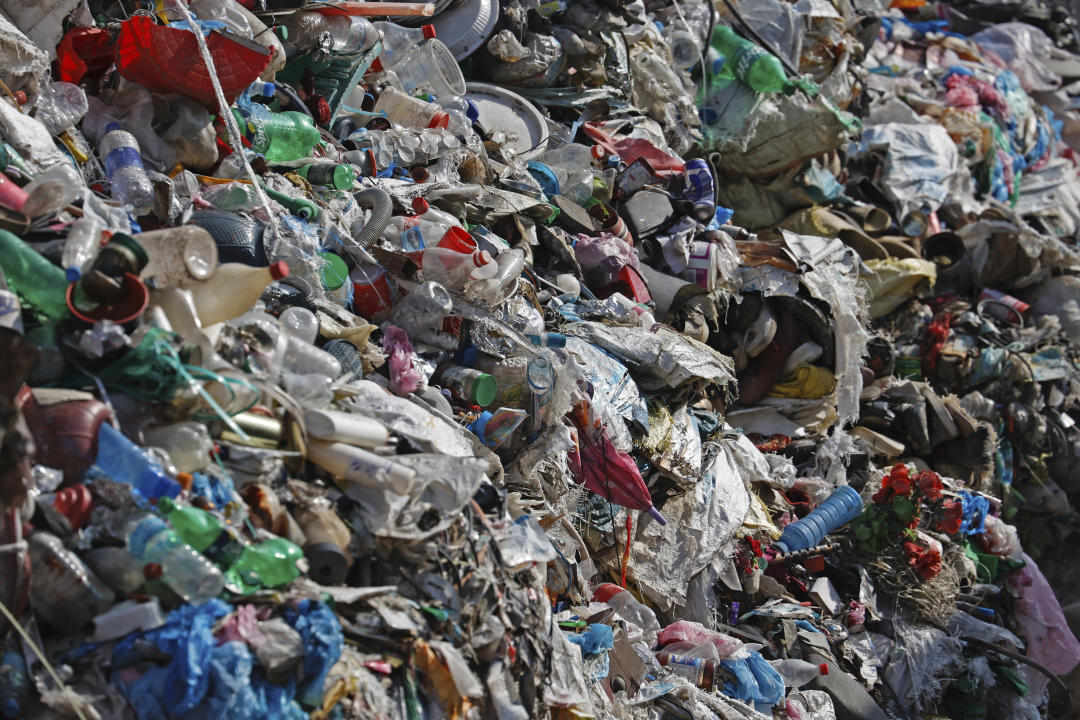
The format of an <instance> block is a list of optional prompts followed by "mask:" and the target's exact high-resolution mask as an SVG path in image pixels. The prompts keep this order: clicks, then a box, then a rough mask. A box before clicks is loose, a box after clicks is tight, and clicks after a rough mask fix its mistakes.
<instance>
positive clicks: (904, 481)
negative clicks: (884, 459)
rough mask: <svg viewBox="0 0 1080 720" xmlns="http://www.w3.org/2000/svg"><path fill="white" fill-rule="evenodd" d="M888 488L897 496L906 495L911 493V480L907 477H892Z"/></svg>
mask: <svg viewBox="0 0 1080 720" xmlns="http://www.w3.org/2000/svg"><path fill="white" fill-rule="evenodd" d="M890 486H891V487H892V489H893V492H895V493H896V494H897V495H907V494H908V493H909V492H911V479H910V478H909V477H908V476H907V475H894V476H893V478H892V483H891V484H890Z"/></svg>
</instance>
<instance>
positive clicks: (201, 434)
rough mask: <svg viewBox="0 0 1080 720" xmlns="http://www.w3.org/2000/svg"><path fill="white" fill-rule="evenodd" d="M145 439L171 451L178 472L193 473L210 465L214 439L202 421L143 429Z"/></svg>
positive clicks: (153, 444)
mask: <svg viewBox="0 0 1080 720" xmlns="http://www.w3.org/2000/svg"><path fill="white" fill-rule="evenodd" d="M143 439H144V440H145V441H146V444H147V445H149V446H152V447H159V448H161V449H162V450H164V451H165V452H167V453H169V459H170V460H172V464H173V465H174V466H175V467H176V470H177V472H186V473H193V472H198V471H200V470H204V469H205V468H206V467H207V466H208V465H210V453H211V452H212V451H213V449H214V441H213V440H212V439H211V438H210V433H209V432H208V431H207V429H206V426H205V425H203V424H202V423H200V422H181V423H176V424H174V425H161V426H158V427H151V428H147V429H146V430H144V431H143Z"/></svg>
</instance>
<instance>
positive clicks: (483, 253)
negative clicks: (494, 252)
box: [472, 250, 492, 267]
mask: <svg viewBox="0 0 1080 720" xmlns="http://www.w3.org/2000/svg"><path fill="white" fill-rule="evenodd" d="M472 261H473V264H474V265H476V267H483V266H484V265H487V264H488V263H489V262H491V261H492V258H491V253H489V252H488V251H487V250H480V251H479V252H474V253H473V256H472Z"/></svg>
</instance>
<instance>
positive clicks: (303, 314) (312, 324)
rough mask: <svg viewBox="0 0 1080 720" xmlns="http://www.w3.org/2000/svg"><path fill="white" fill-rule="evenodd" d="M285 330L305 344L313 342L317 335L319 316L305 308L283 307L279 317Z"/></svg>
mask: <svg viewBox="0 0 1080 720" xmlns="http://www.w3.org/2000/svg"><path fill="white" fill-rule="evenodd" d="M279 319H280V320H281V325H282V327H284V328H285V332H287V333H289V334H290V335H292V336H293V337H294V338H296V339H298V340H302V341H304V342H306V343H307V344H309V345H310V344H312V343H314V342H315V338H317V337H318V336H319V318H317V317H315V313H313V312H311V311H310V310H308V309H307V308H302V307H297V306H293V307H290V308H285V310H283V311H282V313H281V316H280V318H279Z"/></svg>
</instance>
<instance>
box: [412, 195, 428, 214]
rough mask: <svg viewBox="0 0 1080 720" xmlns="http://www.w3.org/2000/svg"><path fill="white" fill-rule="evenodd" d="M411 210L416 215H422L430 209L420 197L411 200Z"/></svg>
mask: <svg viewBox="0 0 1080 720" xmlns="http://www.w3.org/2000/svg"><path fill="white" fill-rule="evenodd" d="M412 209H413V212H414V213H416V214H417V215H423V214H424V213H426V212H427V211H428V210H430V209H431V205H430V204H429V203H428V201H427V200H425V199H424V198H422V197H418V198H413V201H412Z"/></svg>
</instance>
